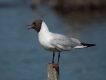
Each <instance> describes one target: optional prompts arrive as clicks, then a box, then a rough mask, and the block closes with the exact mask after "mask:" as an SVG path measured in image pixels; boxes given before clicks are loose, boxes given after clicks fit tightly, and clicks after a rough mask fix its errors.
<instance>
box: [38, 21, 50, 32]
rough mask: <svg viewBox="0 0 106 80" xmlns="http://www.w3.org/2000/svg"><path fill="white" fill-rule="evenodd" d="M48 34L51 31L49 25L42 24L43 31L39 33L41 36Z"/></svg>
mask: <svg viewBox="0 0 106 80" xmlns="http://www.w3.org/2000/svg"><path fill="white" fill-rule="evenodd" d="M48 33H49V29H48V27H47V25H46V24H45V22H42V25H41V30H40V31H39V34H48Z"/></svg>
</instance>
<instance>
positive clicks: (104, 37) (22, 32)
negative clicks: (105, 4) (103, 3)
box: [0, 0, 106, 80]
mask: <svg viewBox="0 0 106 80" xmlns="http://www.w3.org/2000/svg"><path fill="white" fill-rule="evenodd" d="M10 1H12V0H10ZM2 2H3V0H2V1H1V3H2ZM3 3H4V2H3ZM105 15H106V14H105V12H103V13H102V12H101V13H98V12H94V13H88V12H87V13H76V12H72V13H70V14H69V15H68V16H61V15H59V14H57V13H56V12H55V11H54V10H52V9H51V8H48V7H47V6H45V5H43V6H42V5H39V6H38V8H37V9H35V10H31V9H30V8H29V5H23V4H21V2H19V4H18V5H16V6H11V7H8V6H7V7H4V6H2V7H0V80H47V67H46V64H47V63H49V62H51V59H52V53H51V52H49V51H46V50H44V49H43V48H42V47H41V45H40V44H39V41H38V36H37V32H36V31H34V30H26V29H27V27H26V24H30V23H32V22H33V21H34V20H36V19H42V20H44V21H45V22H46V24H47V25H48V27H49V29H50V31H52V32H56V33H61V34H65V35H67V36H71V37H75V38H77V39H79V40H81V41H82V42H86V43H95V44H96V47H91V48H85V49H74V50H71V51H70V52H63V53H61V58H60V79H61V80H106V48H105V46H106V42H105V41H106V16H105ZM56 56H57V55H56ZM55 59H56V60H55V62H56V61H57V57H55Z"/></svg>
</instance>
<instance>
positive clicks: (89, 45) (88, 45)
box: [81, 43, 96, 47]
mask: <svg viewBox="0 0 106 80" xmlns="http://www.w3.org/2000/svg"><path fill="white" fill-rule="evenodd" d="M81 44H82V45H83V46H87V47H91V46H96V44H87V43H81Z"/></svg>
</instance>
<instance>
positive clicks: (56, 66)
mask: <svg viewBox="0 0 106 80" xmlns="http://www.w3.org/2000/svg"><path fill="white" fill-rule="evenodd" d="M59 59H60V52H59V53H58V62H57V64H53V67H54V68H58V67H59Z"/></svg>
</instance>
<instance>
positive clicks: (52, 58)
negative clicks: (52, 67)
mask: <svg viewBox="0 0 106 80" xmlns="http://www.w3.org/2000/svg"><path fill="white" fill-rule="evenodd" d="M54 57H55V52H53V58H52V63H54Z"/></svg>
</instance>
